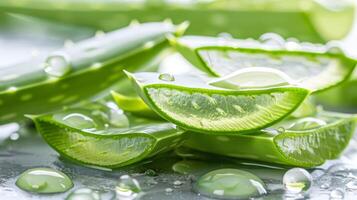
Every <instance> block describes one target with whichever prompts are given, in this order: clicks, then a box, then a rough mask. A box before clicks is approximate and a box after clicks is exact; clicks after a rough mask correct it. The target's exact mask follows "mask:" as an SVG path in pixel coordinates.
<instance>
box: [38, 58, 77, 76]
mask: <svg viewBox="0 0 357 200" xmlns="http://www.w3.org/2000/svg"><path fill="white" fill-rule="evenodd" d="M44 71H45V72H46V73H47V74H48V75H50V76H54V77H61V76H64V75H66V74H68V73H69V72H70V71H71V64H70V63H69V60H68V59H67V58H66V56H65V55H60V54H58V55H52V56H49V57H48V58H47V60H46V62H45V63H44Z"/></svg>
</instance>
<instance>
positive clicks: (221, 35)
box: [217, 32, 233, 39]
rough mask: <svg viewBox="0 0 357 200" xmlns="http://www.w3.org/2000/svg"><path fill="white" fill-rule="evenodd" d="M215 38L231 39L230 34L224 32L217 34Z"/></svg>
mask: <svg viewBox="0 0 357 200" xmlns="http://www.w3.org/2000/svg"><path fill="white" fill-rule="evenodd" d="M217 36H218V37H220V38H224V39H233V36H232V35H231V34H230V33H226V32H222V33H218V35H217Z"/></svg>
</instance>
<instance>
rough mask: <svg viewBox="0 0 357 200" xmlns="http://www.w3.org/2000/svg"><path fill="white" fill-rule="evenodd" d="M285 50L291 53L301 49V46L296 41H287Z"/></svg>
mask: <svg viewBox="0 0 357 200" xmlns="http://www.w3.org/2000/svg"><path fill="white" fill-rule="evenodd" d="M285 48H286V49H287V50H289V51H295V50H299V49H301V45H300V44H299V43H298V42H295V41H287V42H286V43H285Z"/></svg>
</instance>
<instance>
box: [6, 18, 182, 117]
mask: <svg viewBox="0 0 357 200" xmlns="http://www.w3.org/2000/svg"><path fill="white" fill-rule="evenodd" d="M174 31H175V26H173V25H169V24H167V23H147V24H142V25H138V26H131V27H127V28H125V29H121V30H118V31H115V32H113V33H110V34H107V35H106V36H103V37H102V38H93V39H89V40H86V41H83V42H80V43H79V44H78V45H75V46H73V47H71V48H70V49H71V50H70V49H63V50H60V51H59V52H61V51H62V52H63V54H65V55H66V59H67V58H68V59H71V60H69V62H70V63H71V65H72V67H71V68H70V70H69V72H68V73H67V74H64V75H63V76H62V77H52V76H49V75H48V74H47V73H46V72H45V71H44V69H43V61H41V60H36V61H35V62H34V63H32V62H30V63H29V64H30V65H27V64H22V65H17V66H9V67H8V68H7V69H3V70H2V71H1V72H2V73H7V72H9V74H2V77H1V79H2V80H1V82H0V88H1V89H0V108H1V109H0V110H1V111H0V123H6V122H9V121H13V120H21V119H23V115H24V114H37V113H44V112H50V111H51V110H56V109H58V108H61V107H62V106H64V105H69V104H73V103H77V102H79V101H80V100H84V99H87V98H89V97H93V96H94V95H96V94H98V93H99V92H101V91H103V90H105V89H106V88H109V87H110V86H112V85H113V84H115V83H116V82H118V80H120V79H121V78H122V77H123V72H122V70H123V69H124V68H126V69H127V68H130V69H133V70H135V69H138V68H140V67H143V66H147V65H149V63H150V62H152V61H153V60H156V59H157V56H160V53H161V52H162V51H163V49H165V48H166V47H167V42H166V39H165V36H166V34H170V33H174ZM127 33H130V34H127ZM106 37H109V39H110V42H109V41H108V38H106ZM101 41H104V43H103V45H104V44H105V45H107V46H106V47H103V48H104V49H103V51H101V50H100V49H101V46H102V43H101ZM90 45H94V46H91V47H93V48H94V47H95V48H96V49H97V50H95V48H94V49H92V48H90V49H87V50H90V52H86V47H88V48H89V47H90ZM104 50H105V51H104ZM108 51H110V52H108ZM72 52H73V55H72ZM80 52H82V54H81V53H80ZM116 53H117V54H116ZM88 55H92V56H94V57H93V58H88ZM108 55H111V56H113V57H108ZM72 59H73V62H72ZM72 69H73V70H72ZM12 72H20V74H11V73H12ZM12 75H16V77H12V79H5V80H4V78H6V77H11V76H12Z"/></svg>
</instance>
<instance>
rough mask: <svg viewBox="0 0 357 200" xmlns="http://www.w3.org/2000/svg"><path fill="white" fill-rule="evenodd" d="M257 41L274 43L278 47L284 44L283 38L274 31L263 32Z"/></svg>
mask: <svg viewBox="0 0 357 200" xmlns="http://www.w3.org/2000/svg"><path fill="white" fill-rule="evenodd" d="M259 41H260V42H262V43H264V44H268V45H274V46H278V47H284V46H285V40H284V38H283V37H281V36H280V35H279V34H276V33H264V34H263V35H261V36H260V37H259Z"/></svg>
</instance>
